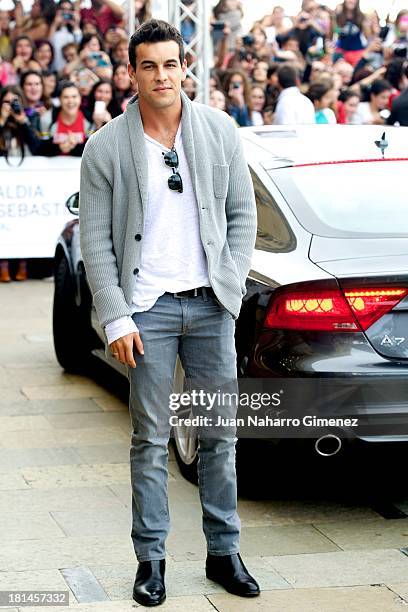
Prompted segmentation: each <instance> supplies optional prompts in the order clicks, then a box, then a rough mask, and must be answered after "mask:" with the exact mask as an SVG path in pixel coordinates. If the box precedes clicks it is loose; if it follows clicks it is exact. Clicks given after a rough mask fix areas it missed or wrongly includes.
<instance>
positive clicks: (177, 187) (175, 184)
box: [168, 172, 183, 193]
mask: <svg viewBox="0 0 408 612" xmlns="http://www.w3.org/2000/svg"><path fill="white" fill-rule="evenodd" d="M168 184H169V187H170V189H171V190H172V191H178V192H179V193H183V181H182V180H181V176H180V175H179V173H178V172H175V173H174V174H172V175H171V177H170V178H169V181H168Z"/></svg>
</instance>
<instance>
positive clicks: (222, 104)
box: [210, 89, 226, 111]
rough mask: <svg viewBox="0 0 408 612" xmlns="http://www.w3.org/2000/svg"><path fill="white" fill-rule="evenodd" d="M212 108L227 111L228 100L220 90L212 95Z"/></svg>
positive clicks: (215, 90)
mask: <svg viewBox="0 0 408 612" xmlns="http://www.w3.org/2000/svg"><path fill="white" fill-rule="evenodd" d="M210 106H212V107H213V108H218V109H219V110H222V111H225V110H226V99H225V94H224V92H223V91H221V90H220V89H214V90H213V91H212V92H211V93H210Z"/></svg>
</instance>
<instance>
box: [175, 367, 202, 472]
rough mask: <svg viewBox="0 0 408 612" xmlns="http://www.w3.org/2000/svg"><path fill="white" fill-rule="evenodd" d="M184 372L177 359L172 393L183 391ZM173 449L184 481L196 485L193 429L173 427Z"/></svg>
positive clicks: (196, 456) (194, 433) (195, 453)
mask: <svg viewBox="0 0 408 612" xmlns="http://www.w3.org/2000/svg"><path fill="white" fill-rule="evenodd" d="M184 380H185V376H184V371H183V368H182V366H181V363H180V360H179V359H177V364H176V369H175V373H174V383H173V393H182V392H183V390H184ZM172 441H173V447H174V454H175V456H176V461H177V465H178V466H179V469H180V472H181V474H182V475H183V476H184V478H185V479H186V480H188V481H189V482H192V483H193V484H197V483H198V475H197V463H198V438H197V430H196V428H195V427H185V426H182V425H175V426H173V438H172Z"/></svg>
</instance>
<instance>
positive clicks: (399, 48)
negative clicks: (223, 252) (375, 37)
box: [394, 43, 408, 59]
mask: <svg viewBox="0 0 408 612" xmlns="http://www.w3.org/2000/svg"><path fill="white" fill-rule="evenodd" d="M394 57H400V58H402V59H408V45H407V43H402V44H400V45H396V46H395V47H394Z"/></svg>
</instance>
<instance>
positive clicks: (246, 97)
mask: <svg viewBox="0 0 408 612" xmlns="http://www.w3.org/2000/svg"><path fill="white" fill-rule="evenodd" d="M224 92H225V94H226V97H227V112H228V114H229V115H231V117H232V118H233V119H235V121H236V122H237V124H238V125H239V126H240V127H246V126H250V125H252V121H251V110H252V109H251V85H250V82H249V79H248V77H247V76H246V74H245V73H244V72H243V71H242V70H229V71H228V72H227V73H226V75H225V80H224Z"/></svg>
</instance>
